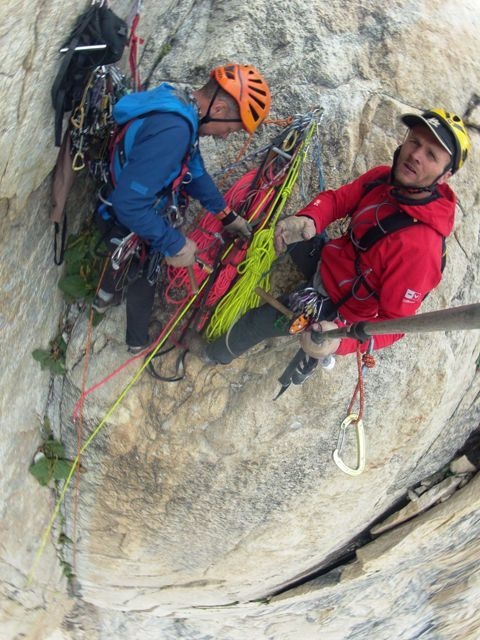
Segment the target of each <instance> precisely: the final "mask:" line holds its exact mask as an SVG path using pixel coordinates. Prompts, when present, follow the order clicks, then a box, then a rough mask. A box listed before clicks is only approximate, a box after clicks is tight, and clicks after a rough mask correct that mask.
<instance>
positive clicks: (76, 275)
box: [58, 224, 105, 304]
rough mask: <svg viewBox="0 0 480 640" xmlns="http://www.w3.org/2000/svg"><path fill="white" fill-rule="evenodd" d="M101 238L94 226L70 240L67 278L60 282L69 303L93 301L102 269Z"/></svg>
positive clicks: (86, 227) (84, 229)
mask: <svg viewBox="0 0 480 640" xmlns="http://www.w3.org/2000/svg"><path fill="white" fill-rule="evenodd" d="M104 250H105V249H104V247H103V246H102V238H101V236H100V232H99V231H98V230H97V229H96V228H92V225H91V224H90V225H86V226H85V228H83V229H82V230H81V231H79V233H77V234H71V235H70V236H69V237H68V241H67V247H66V249H65V274H64V275H63V276H62V277H61V278H60V280H59V282H58V286H59V288H60V289H61V290H62V291H63V293H64V295H65V300H66V302H67V304H68V303H72V302H75V301H76V300H85V301H87V302H89V301H91V300H93V297H94V295H95V291H96V288H97V285H98V281H99V279H100V275H101V272H102V266H103V257H102V253H103V251H104Z"/></svg>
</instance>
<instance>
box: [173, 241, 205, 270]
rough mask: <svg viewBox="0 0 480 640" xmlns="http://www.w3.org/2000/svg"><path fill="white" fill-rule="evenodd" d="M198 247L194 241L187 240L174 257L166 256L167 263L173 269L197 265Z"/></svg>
mask: <svg viewBox="0 0 480 640" xmlns="http://www.w3.org/2000/svg"><path fill="white" fill-rule="evenodd" d="M197 251H198V247H197V245H196V244H195V242H194V241H193V240H190V238H185V244H184V245H183V247H182V248H181V249H180V251H179V252H178V253H176V254H175V255H174V256H165V262H166V263H167V264H169V265H171V266H172V267H190V266H191V265H193V264H195V255H196V253H197Z"/></svg>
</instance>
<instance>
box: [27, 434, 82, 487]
mask: <svg viewBox="0 0 480 640" xmlns="http://www.w3.org/2000/svg"><path fill="white" fill-rule="evenodd" d="M72 464H73V463H72V461H71V460H68V459H67V458H66V453H65V447H64V446H63V444H62V443H61V442H59V441H58V440H55V439H54V438H53V437H52V436H50V437H48V438H47V439H46V440H45V441H44V442H43V444H42V445H41V446H40V447H39V449H38V451H37V454H36V455H35V459H34V461H33V463H32V464H31V465H30V468H29V471H30V473H31V474H32V476H33V477H34V478H36V479H37V480H38V482H39V483H40V484H41V485H42V487H46V486H47V485H48V484H49V483H50V482H51V481H52V480H53V481H56V482H57V481H59V480H66V479H67V476H68V474H69V473H70V470H71V468H72Z"/></svg>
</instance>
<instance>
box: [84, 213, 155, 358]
mask: <svg viewBox="0 0 480 640" xmlns="http://www.w3.org/2000/svg"><path fill="white" fill-rule="evenodd" d="M95 222H96V224H97V226H98V227H99V229H100V231H101V233H102V236H103V240H104V242H105V244H106V246H107V248H108V251H110V252H112V253H113V251H115V249H116V248H117V246H118V242H119V240H122V239H123V238H124V237H125V236H126V235H128V234H129V233H130V231H129V230H128V229H127V228H126V227H124V226H123V225H121V224H119V223H115V222H112V221H110V220H108V221H105V220H104V219H103V218H102V217H101V216H100V215H98V214H97V215H96V218H95ZM134 271H137V272H136V273H134ZM145 273H146V264H145V265H143V267H141V266H139V265H138V264H136V263H135V262H133V263H132V265H131V266H130V268H129V273H125V271H123V270H122V272H121V273H119V272H118V271H115V270H114V269H113V268H112V266H111V264H110V265H109V267H108V268H107V269H106V271H105V273H104V276H103V279H102V284H101V288H102V289H103V290H104V291H105V292H106V293H111V294H114V295H117V296H121V295H122V291H123V289H124V287H126V304H127V331H126V343H127V345H128V346H129V347H137V346H144V345H147V344H149V342H150V339H149V335H148V325H149V323H150V316H151V314H152V309H153V301H154V297H155V286H154V285H151V284H149V283H148V282H147V279H146V276H145Z"/></svg>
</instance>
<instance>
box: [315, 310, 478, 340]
mask: <svg viewBox="0 0 480 640" xmlns="http://www.w3.org/2000/svg"><path fill="white" fill-rule="evenodd" d="M470 329H480V303H475V304H466V305H463V306H461V307H453V308H452V309H444V310H441V311H430V312H428V313H421V314H418V315H416V316H408V317H406V318H396V319H395V320H383V321H381V322H355V323H354V324H352V325H351V326H350V327H342V328H341V329H333V330H332V331H325V332H324V333H323V334H322V335H323V337H324V338H356V339H357V340H362V341H363V340H367V339H368V338H370V337H371V336H376V335H380V334H392V333H426V332H430V331H464V330H470Z"/></svg>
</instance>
